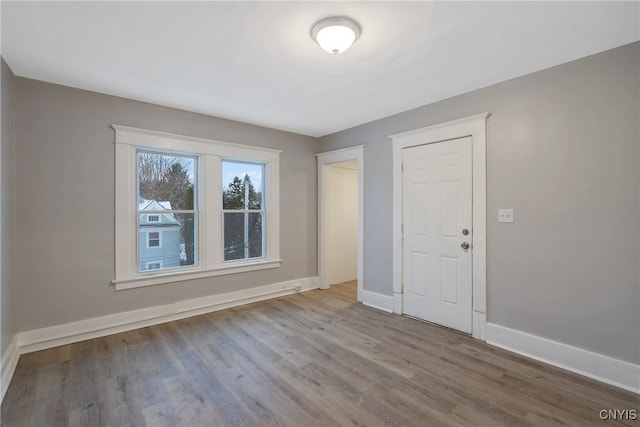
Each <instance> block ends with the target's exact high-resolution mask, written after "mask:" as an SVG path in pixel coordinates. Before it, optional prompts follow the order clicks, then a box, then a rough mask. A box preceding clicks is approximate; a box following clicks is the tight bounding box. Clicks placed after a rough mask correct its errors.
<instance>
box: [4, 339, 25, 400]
mask: <svg viewBox="0 0 640 427" xmlns="http://www.w3.org/2000/svg"><path fill="white" fill-rule="evenodd" d="M19 357H20V352H19V350H18V339H17V336H16V335H14V336H13V339H12V340H11V342H10V343H9V347H7V349H6V350H5V352H4V354H3V355H2V357H1V358H0V402H2V401H3V400H4V395H5V393H6V392H7V389H8V388H9V383H11V378H13V373H14V372H15V371H16V366H18V358H19Z"/></svg>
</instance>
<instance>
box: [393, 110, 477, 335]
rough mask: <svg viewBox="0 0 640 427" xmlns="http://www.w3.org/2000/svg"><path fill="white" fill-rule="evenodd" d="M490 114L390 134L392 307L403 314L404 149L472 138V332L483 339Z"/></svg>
mask: <svg viewBox="0 0 640 427" xmlns="http://www.w3.org/2000/svg"><path fill="white" fill-rule="evenodd" d="M488 117H489V114H488V113H481V114H476V115H474V116H469V117H465V118H462V119H458V120H453V121H450V122H446V123H441V124H437V125H433V126H428V127H425V128H421V129H415V130H411V131H407V132H403V133H399V134H395V135H390V136H389V138H391V140H392V148H393V305H394V309H393V310H394V312H395V313H398V314H403V313H404V307H403V299H404V294H403V291H404V284H403V281H404V277H403V265H404V263H403V258H404V254H403V232H402V227H403V224H402V222H403V197H402V187H403V186H402V152H403V149H405V148H408V147H416V146H420V145H425V144H431V143H436V142H441V141H446V140H451V139H457V138H462V137H467V136H469V137H471V144H472V158H473V160H472V163H473V166H472V169H473V170H472V177H473V178H472V182H473V189H472V194H473V196H472V200H473V221H472V222H473V224H472V227H471V229H472V230H473V247H472V248H471V253H472V258H473V259H472V307H473V314H472V316H473V317H472V335H473V337H474V338H478V339H481V340H485V325H486V280H487V274H486V271H487V267H486V244H487V242H486V223H487V212H486V206H487V205H486V203H487V201H486V183H487V181H486V167H487V166H486V144H487V142H486V141H487V140H486V126H487V118H488Z"/></svg>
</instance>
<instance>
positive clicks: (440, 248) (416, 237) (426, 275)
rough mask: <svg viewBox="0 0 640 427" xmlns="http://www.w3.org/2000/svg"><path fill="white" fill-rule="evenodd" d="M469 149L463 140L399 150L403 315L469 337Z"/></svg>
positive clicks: (470, 228) (470, 293) (469, 144)
mask: <svg viewBox="0 0 640 427" xmlns="http://www.w3.org/2000/svg"><path fill="white" fill-rule="evenodd" d="M471 147H472V146H471V137H464V138H459V139H453V140H448V141H442V142H438V143H432V144H426V145H420V146H416V147H408V148H405V149H403V150H402V165H403V171H402V174H403V232H404V243H403V253H404V257H403V261H404V266H403V270H404V271H403V277H404V313H405V314H407V315H410V316H414V317H418V318H420V319H424V320H427V321H430V322H434V323H437V324H440V325H443V326H447V327H450V328H453V329H457V330H460V331H463V332H466V333H471V331H472V320H471V318H472V316H471V314H472V305H471V301H472V288H471V284H472V280H471V275H472V268H471V267H472V263H471V260H472V258H471V245H472V241H471V239H472V203H471V202H472V199H471V197H472V193H471V191H472V185H471V184H472V158H471ZM465 245H469V246H468V247H466V246H465ZM463 246H464V247H463ZM465 247H466V249H465Z"/></svg>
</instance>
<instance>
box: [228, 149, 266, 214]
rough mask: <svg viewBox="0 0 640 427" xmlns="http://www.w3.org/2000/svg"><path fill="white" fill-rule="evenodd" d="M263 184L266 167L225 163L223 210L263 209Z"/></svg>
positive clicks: (254, 164)
mask: <svg viewBox="0 0 640 427" xmlns="http://www.w3.org/2000/svg"><path fill="white" fill-rule="evenodd" d="M263 184H264V165H262V164H259V163H244V162H231V161H223V162H222V207H223V209H262V204H263V202H262V192H263V190H262V189H263V186H264V185H263ZM247 196H248V197H247Z"/></svg>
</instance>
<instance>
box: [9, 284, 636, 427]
mask: <svg viewBox="0 0 640 427" xmlns="http://www.w3.org/2000/svg"><path fill="white" fill-rule="evenodd" d="M355 293H356V290H355V285H354V283H346V284H341V285H336V286H333V287H332V288H331V289H330V290H325V291H310V292H305V293H303V294H297V295H291V296H287V297H282V298H278V299H274V300H269V301H265V302H260V303H256V304H251V305H246V306H243V307H239V308H235V309H229V310H224V311H219V312H216V313H212V314H207V315H202V316H198V317H193V318H189V319H185V320H181V321H176V322H171V323H166V324H163V325H158V326H153V327H149V328H144V329H139V330H135V331H131V332H126V333H121V334H117V335H112V336H108V337H104V338H99V339H94V340H89V341H84V342H81V343H77V344H72V345H67V346H63V347H58V348H54V349H50V350H45V351H40V352H37V353H31V354H27V355H23V356H22V357H21V358H20V362H19V364H18V368H17V370H16V373H15V376H14V378H13V381H12V382H11V385H10V386H9V390H8V392H7V395H6V397H5V399H4V402H3V404H2V412H1V414H2V425H3V426H64V425H73V426H76V425H86V426H128V425H136V426H144V425H148V426H171V427H176V426H201V425H203V426H204V425H211V426H227V425H230V426H272V425H279V426H294V427H300V426H334V425H364V426H385V425H391V426H446V425H474V426H475V425H482V426H500V425H504V426H519V425H539V426H552V425H572V426H587V425H597V424H599V423H600V424H602V425H619V424H618V423H617V422H612V421H607V422H604V421H600V419H599V416H598V414H599V411H600V410H601V409H609V408H617V409H636V410H638V409H640V402H639V399H638V397H637V396H636V395H634V394H632V393H628V392H625V391H622V390H619V389H616V388H614V387H610V386H607V385H603V384H600V383H597V382H595V381H591V380H589V379H587V378H584V377H580V376H578V375H574V374H571V373H569V372H566V371H563V370H560V369H556V368H553V367H550V366H547V365H544V364H541V363H538V362H535V361H532V360H528V359H526V358H523V357H520V356H517V355H514V354H511V353H508V352H506V351H503V350H500V349H497V348H494V347H491V346H489V345H487V344H485V343H482V342H480V341H478V340H474V339H472V338H470V337H469V336H466V335H464V334H460V333H457V332H453V331H451V330H448V329H444V328H441V327H437V326H433V325H430V324H427V323H423V322H419V321H416V320H412V319H409V318H406V317H402V316H397V315H393V314H387V313H384V312H381V311H379V310H375V309H372V308H368V307H365V306H363V305H360V304H357V303H356V302H355V299H356V297H355ZM626 422H627V423H628V425H638V421H626Z"/></svg>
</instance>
